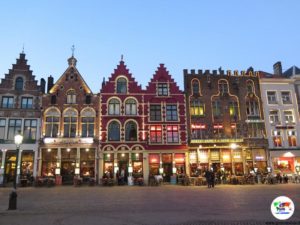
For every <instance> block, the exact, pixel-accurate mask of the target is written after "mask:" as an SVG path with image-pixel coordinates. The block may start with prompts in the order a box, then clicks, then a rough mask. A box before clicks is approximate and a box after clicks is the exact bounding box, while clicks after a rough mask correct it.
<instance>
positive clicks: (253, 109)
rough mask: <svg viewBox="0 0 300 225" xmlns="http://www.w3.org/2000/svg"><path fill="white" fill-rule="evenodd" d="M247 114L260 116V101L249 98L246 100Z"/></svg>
mask: <svg viewBox="0 0 300 225" xmlns="http://www.w3.org/2000/svg"><path fill="white" fill-rule="evenodd" d="M246 106H247V116H259V107H258V102H257V101H256V100H253V99H249V100H247V102H246Z"/></svg>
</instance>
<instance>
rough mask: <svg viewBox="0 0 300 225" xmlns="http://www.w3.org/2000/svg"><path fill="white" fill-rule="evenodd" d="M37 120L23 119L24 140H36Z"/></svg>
mask: <svg viewBox="0 0 300 225" xmlns="http://www.w3.org/2000/svg"><path fill="white" fill-rule="evenodd" d="M36 131H37V121H36V120H24V131H23V136H24V140H36Z"/></svg>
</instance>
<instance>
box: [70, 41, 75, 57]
mask: <svg viewBox="0 0 300 225" xmlns="http://www.w3.org/2000/svg"><path fill="white" fill-rule="evenodd" d="M71 51H72V57H74V52H75V45H74V44H73V45H72V48H71Z"/></svg>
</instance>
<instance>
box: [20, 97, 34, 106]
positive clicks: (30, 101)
mask: <svg viewBox="0 0 300 225" xmlns="http://www.w3.org/2000/svg"><path fill="white" fill-rule="evenodd" d="M21 108H22V109H32V108H33V99H32V98H29V97H22V105H21Z"/></svg>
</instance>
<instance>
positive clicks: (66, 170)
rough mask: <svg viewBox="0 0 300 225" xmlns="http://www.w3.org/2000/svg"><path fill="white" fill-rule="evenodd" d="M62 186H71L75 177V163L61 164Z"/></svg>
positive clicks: (64, 162) (65, 162)
mask: <svg viewBox="0 0 300 225" xmlns="http://www.w3.org/2000/svg"><path fill="white" fill-rule="evenodd" d="M61 176H62V184H73V179H74V176H75V161H63V162H61Z"/></svg>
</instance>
